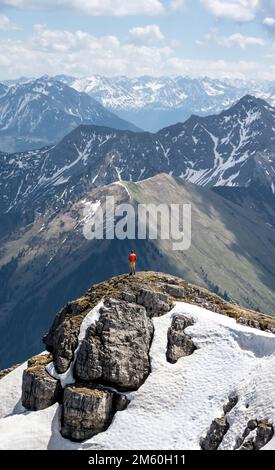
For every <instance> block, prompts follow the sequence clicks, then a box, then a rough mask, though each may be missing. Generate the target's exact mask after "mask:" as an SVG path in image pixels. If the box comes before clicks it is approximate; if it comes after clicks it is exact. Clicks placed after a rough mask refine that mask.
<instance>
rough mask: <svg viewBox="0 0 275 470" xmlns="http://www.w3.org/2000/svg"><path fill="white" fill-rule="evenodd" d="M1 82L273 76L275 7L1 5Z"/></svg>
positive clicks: (48, 1) (51, 1)
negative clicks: (66, 76)
mask: <svg viewBox="0 0 275 470" xmlns="http://www.w3.org/2000/svg"><path fill="white" fill-rule="evenodd" d="M0 50H1V52H0V79H2V80H3V79H8V78H16V77H19V76H22V75H25V76H39V75H43V74H49V75H52V74H60V73H65V74H69V75H74V76H91V75H94V74H102V75H109V76H110V75H130V76H138V75H146V74H148V75H157V76H159V75H191V76H201V75H208V76H211V77H228V78H231V77H236V78H266V79H273V77H274V76H275V0H163V1H162V0H81V1H78V0H0Z"/></svg>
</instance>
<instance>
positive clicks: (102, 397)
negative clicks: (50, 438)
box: [0, 272, 275, 450]
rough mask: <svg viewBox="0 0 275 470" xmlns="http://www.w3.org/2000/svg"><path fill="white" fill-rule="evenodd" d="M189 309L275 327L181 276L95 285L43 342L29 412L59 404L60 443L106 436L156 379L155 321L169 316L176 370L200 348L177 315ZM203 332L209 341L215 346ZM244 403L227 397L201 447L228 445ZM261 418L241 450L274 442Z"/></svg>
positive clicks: (189, 324)
mask: <svg viewBox="0 0 275 470" xmlns="http://www.w3.org/2000/svg"><path fill="white" fill-rule="evenodd" d="M188 304H190V305H193V306H194V307H196V308H198V309H199V310H202V311H205V310H204V309H207V310H208V311H210V312H212V315H213V316H214V315H217V314H219V315H218V316H221V317H222V316H224V317H225V318H226V317H232V318H233V319H234V320H236V321H237V322H239V323H240V324H241V325H242V326H240V328H247V326H246V325H249V326H250V327H253V328H254V331H255V329H257V330H262V331H263V332H265V334H267V335H268V334H269V335H270V336H272V334H271V333H268V332H272V331H273V332H274V329H275V319H274V318H271V317H270V318H269V317H266V316H265V315H262V314H260V313H257V312H253V311H251V310H246V309H241V308H240V307H237V306H236V305H233V304H229V303H227V302H226V301H225V300H223V299H221V298H219V297H218V296H217V295H215V294H211V293H210V292H208V291H207V290H205V289H201V288H198V287H196V286H193V285H191V284H188V283H186V282H185V281H183V280H182V279H180V278H177V277H175V276H167V275H165V274H161V273H154V272H141V273H138V274H137V275H136V276H132V277H130V276H126V275H123V276H119V277H115V278H112V279H111V280H109V281H106V282H103V283H100V284H97V285H94V286H93V287H92V288H91V289H90V290H89V291H88V292H87V294H86V295H85V296H84V297H82V298H80V299H77V300H75V301H73V302H71V303H69V304H67V305H66V306H65V307H64V308H63V309H62V310H61V311H60V312H59V313H58V314H57V315H56V317H55V319H54V322H53V324H52V327H51V328H50V330H49V332H48V334H47V335H46V336H45V337H44V343H45V345H46V348H47V350H48V352H47V353H43V354H41V355H38V356H35V357H33V358H31V359H30V360H29V361H28V363H27V366H26V368H25V369H24V370H23V376H22V397H21V402H22V405H23V407H24V409H27V410H31V411H33V412H37V413H38V412H41V411H42V410H46V409H51V408H52V407H53V406H55V404H58V406H60V425H59V431H60V433H61V436H62V438H65V439H66V440H70V441H72V442H82V441H84V440H89V439H91V438H93V437H94V436H96V435H97V434H102V433H106V432H107V430H108V428H109V427H110V425H111V423H112V422H113V418H114V416H115V415H116V413H117V412H121V411H123V410H126V409H127V408H128V406H131V400H132V394H133V393H134V392H136V391H138V390H139V389H141V388H143V386H144V387H146V384H147V382H148V380H149V377H150V375H151V374H154V354H153V353H152V348H153V346H152V343H153V342H154V341H158V340H157V339H156V337H155V336H156V335H155V321H156V319H159V320H160V319H162V318H164V319H165V318H166V317H167V316H168V315H170V323H168V326H169V324H170V326H169V327H168V329H167V331H166V333H165V335H166V337H164V340H163V341H164V344H165V350H164V356H163V359H162V361H164V363H166V364H167V363H168V364H169V363H170V367H172V365H174V366H177V364H178V363H180V360H186V359H184V358H186V357H187V356H189V357H192V356H193V355H195V354H196V353H197V351H199V350H200V346H199V344H198V343H197V341H196V340H195V338H194V337H193V336H192V334H191V335H190V334H189V332H190V328H193V327H195V325H196V320H195V319H194V317H191V316H190V315H188V314H183V313H182V312H180V313H177V311H178V310H177V309H178V307H177V306H178V305H188ZM202 307H203V308H202ZM174 310H175V313H174V314H173V311H174ZM170 312H171V313H170ZM210 312H209V313H210ZM215 312H216V313H215ZM205 335H206V338H205V340H204V341H209V340H210V341H211V338H207V334H206V333H205ZM243 347H244V346H243ZM152 361H153V362H152ZM171 371H172V370H171ZM159 386H160V385H159ZM163 386H164V387H165V383H163V384H161V387H163ZM0 391H1V389H0ZM136 393H137V392H136ZM167 393H168V394H169V393H170V392H168V390H167ZM238 402H239V397H238V394H237V392H235V394H233V395H232V394H231V395H230V396H228V399H227V401H226V402H225V403H224V404H223V414H222V415H221V416H218V417H215V419H214V420H213V421H212V422H210V423H209V428H208V429H206V431H205V435H201V436H200V441H199V442H200V448H201V449H205V450H214V449H218V448H219V447H220V446H221V445H222V443H223V441H224V439H225V436H226V435H227V433H228V432H229V428H230V424H229V419H228V415H229V413H230V412H232V410H233V409H234V408H235V407H236V406H237V404H238ZM158 406H161V404H159V405H158ZM255 418H257V420H256V421H255V420H254V424H255V425H254V427H253V426H252V424H251V422H249V423H248V424H246V426H245V428H244V429H243V432H242V434H241V435H240V436H238V439H237V440H236V442H235V444H234V445H235V448H240V449H250V448H251V449H260V448H262V447H264V446H265V445H266V444H267V443H268V442H269V441H270V440H271V438H272V436H273V424H272V423H270V421H269V420H268V416H266V417H265V419H264V420H263V419H261V416H258V417H255ZM0 424H1V423H0Z"/></svg>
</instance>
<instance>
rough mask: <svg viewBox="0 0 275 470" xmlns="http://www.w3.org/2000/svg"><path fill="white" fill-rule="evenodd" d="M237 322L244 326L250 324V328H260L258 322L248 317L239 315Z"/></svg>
mask: <svg viewBox="0 0 275 470" xmlns="http://www.w3.org/2000/svg"><path fill="white" fill-rule="evenodd" d="M237 323H240V324H241V325H245V326H250V327H251V328H257V329H258V330H260V329H261V326H260V322H258V321H257V320H253V319H250V318H244V317H239V318H238V320H237Z"/></svg>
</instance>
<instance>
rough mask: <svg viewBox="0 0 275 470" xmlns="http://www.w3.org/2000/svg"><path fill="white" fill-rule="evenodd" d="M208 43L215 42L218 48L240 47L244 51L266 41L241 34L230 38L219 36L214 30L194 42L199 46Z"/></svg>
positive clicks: (262, 44) (232, 35)
mask: <svg viewBox="0 0 275 470" xmlns="http://www.w3.org/2000/svg"><path fill="white" fill-rule="evenodd" d="M209 41H215V42H216V43H217V44H218V45H219V46H225V47H240V48H241V49H246V47H247V46H264V45H265V44H266V41H265V40H264V39H263V38H261V37H258V36H245V35H244V34H241V33H235V34H231V35H230V36H220V35H219V34H218V33H217V30H216V29H213V30H211V31H210V32H209V33H207V34H205V35H204V36H203V38H202V39H201V40H198V41H196V43H197V44H198V45H199V46H207V45H208V44H209Z"/></svg>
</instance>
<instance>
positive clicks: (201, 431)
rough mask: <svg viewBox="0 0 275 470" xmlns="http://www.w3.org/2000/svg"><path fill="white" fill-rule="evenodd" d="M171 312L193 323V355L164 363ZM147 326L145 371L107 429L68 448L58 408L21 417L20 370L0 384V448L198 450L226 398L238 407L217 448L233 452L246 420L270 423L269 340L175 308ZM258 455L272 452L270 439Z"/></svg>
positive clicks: (273, 358) (273, 350)
mask: <svg viewBox="0 0 275 470" xmlns="http://www.w3.org/2000/svg"><path fill="white" fill-rule="evenodd" d="M95 309H96V310H97V307H96V308H95ZM175 314H184V315H187V316H190V317H192V318H194V320H195V324H194V325H193V326H191V327H188V328H187V329H186V332H187V333H188V334H189V335H190V336H191V337H192V339H193V342H194V343H195V345H196V346H197V348H198V349H197V350H195V352H194V353H193V354H192V355H191V356H188V357H183V358H181V359H179V360H178V362H177V363H176V364H170V363H169V362H167V361H166V347H167V330H168V328H169V326H170V324H171V318H172V317H173V315H175ZM90 315H91V312H90ZM92 318H94V317H92ZM90 321H91V316H90ZM153 321H154V325H155V336H154V340H153V343H152V348H151V360H152V372H151V374H150V375H149V377H148V379H147V380H146V382H145V383H144V384H143V385H142V386H141V387H140V389H139V390H138V391H136V392H132V393H130V394H129V395H128V397H129V398H130V399H131V403H130V404H129V406H128V408H127V409H126V410H124V411H120V412H118V413H117V414H116V415H115V417H114V420H113V422H112V424H111V426H110V427H109V429H108V430H107V431H105V432H104V433H101V434H98V435H97V436H95V437H93V438H92V439H89V440H87V441H85V442H83V443H72V442H70V441H69V440H66V439H64V438H62V436H61V435H60V433H59V426H60V424H59V423H60V407H59V405H57V404H56V405H53V406H52V407H50V408H48V409H46V410H43V411H36V412H32V411H26V410H25V411H24V409H22V405H20V388H21V380H22V371H23V369H24V367H25V365H23V366H21V367H20V368H18V369H16V370H15V371H13V372H11V373H10V374H9V375H7V376H6V377H5V378H3V379H2V380H0V411H1V419H0V449H85V450H93V449H94V450H99V449H109V450H114V449H136V450H138V449H165V450H171V449H176V450H188V449H200V444H199V443H200V439H201V437H203V436H205V434H206V432H207V431H208V429H209V427H210V424H211V422H212V420H213V419H214V418H218V417H220V416H222V414H223V405H224V404H225V403H227V402H228V397H229V395H231V394H232V393H236V394H237V395H238V396H239V401H238V403H237V405H236V406H235V407H234V408H233V409H232V410H231V412H230V413H229V415H228V419H229V423H230V428H229V431H228V432H227V434H226V435H225V437H224V439H223V442H222V444H221V446H220V449H233V448H234V444H235V442H236V438H237V437H239V436H241V435H242V433H243V431H244V429H245V428H246V425H247V422H248V421H249V420H250V419H259V420H260V419H265V420H269V422H270V423H273V425H274V424H275V335H273V334H271V333H266V332H262V331H259V330H256V329H253V328H249V327H246V326H242V325H239V324H237V323H236V321H235V320H234V319H231V318H228V317H226V316H223V315H220V314H217V313H213V312H210V311H208V310H205V309H202V308H200V307H197V306H194V305H190V304H186V303H182V302H178V303H176V305H175V307H174V308H173V309H172V310H171V311H170V312H169V313H167V314H166V315H164V316H162V317H159V318H154V319H153ZM84 322H85V320H84ZM264 449H273V450H275V437H274V438H273V439H272V440H271V441H270V442H269V443H268V444H267V445H266V446H265V448H264Z"/></svg>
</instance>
